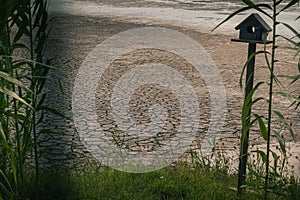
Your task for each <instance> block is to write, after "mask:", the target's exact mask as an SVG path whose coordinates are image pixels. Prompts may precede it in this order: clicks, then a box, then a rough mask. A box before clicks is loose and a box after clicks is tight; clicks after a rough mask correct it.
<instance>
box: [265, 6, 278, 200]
mask: <svg viewBox="0 0 300 200" xmlns="http://www.w3.org/2000/svg"><path fill="white" fill-rule="evenodd" d="M276 12H277V11H276V0H273V19H272V23H273V35H272V54H271V69H270V86H269V107H268V138H267V161H266V177H265V188H264V199H265V200H266V199H267V197H268V184H269V162H270V138H271V123H272V103H273V102H272V99H273V80H274V66H275V49H276V20H277V19H276V15H277V14H276Z"/></svg>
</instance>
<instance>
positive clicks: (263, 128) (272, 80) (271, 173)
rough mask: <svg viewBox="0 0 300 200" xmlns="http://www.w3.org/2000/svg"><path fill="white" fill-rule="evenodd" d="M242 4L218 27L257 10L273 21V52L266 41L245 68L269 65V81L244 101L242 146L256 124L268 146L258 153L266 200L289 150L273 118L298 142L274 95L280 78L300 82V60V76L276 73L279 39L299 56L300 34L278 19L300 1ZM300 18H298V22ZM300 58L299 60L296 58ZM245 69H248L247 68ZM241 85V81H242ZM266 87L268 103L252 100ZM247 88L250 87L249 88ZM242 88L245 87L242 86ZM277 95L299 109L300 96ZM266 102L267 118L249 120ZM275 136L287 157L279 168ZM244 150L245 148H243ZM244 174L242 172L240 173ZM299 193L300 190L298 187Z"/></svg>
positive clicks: (260, 99) (282, 93)
mask: <svg viewBox="0 0 300 200" xmlns="http://www.w3.org/2000/svg"><path fill="white" fill-rule="evenodd" d="M242 2H243V3H244V4H245V7H243V8H241V9H239V10H237V11H235V12H233V13H232V14H230V15H229V16H228V17H227V18H226V19H225V20H224V21H222V22H221V23H220V24H219V25H218V26H217V27H219V26H220V25H222V24H223V23H225V22H226V21H228V20H230V19H231V18H232V17H234V16H236V15H237V14H239V13H241V12H244V11H246V10H255V11H257V12H259V13H261V14H263V15H264V16H265V17H266V18H269V19H271V20H272V29H273V30H272V38H271V42H272V43H271V51H269V50H267V44H266V41H265V45H264V50H263V51H260V52H255V53H254V54H253V55H251V56H250V58H249V59H248V60H247V62H246V64H245V67H246V66H247V63H249V62H250V60H251V59H252V58H253V57H254V56H256V55H259V54H262V55H264V58H265V64H266V68H267V69H269V81H268V82H265V83H262V82H261V83H258V84H257V85H256V86H255V87H254V88H253V90H252V91H251V92H250V93H249V95H248V96H247V97H246V99H245V101H244V105H243V110H242V113H243V114H242V124H243V131H242V137H241V144H242V143H243V142H244V140H245V139H247V138H246V137H245V133H246V132H247V131H248V130H249V129H251V127H253V125H254V124H255V123H258V125H259V128H260V132H261V135H262V137H263V139H264V140H265V141H266V146H267V148H266V149H267V150H266V152H264V151H262V150H257V151H255V152H256V153H257V154H259V159H261V160H262V163H263V166H264V167H265V168H264V170H263V171H262V176H263V177H264V180H265V186H264V194H265V195H264V199H267V195H268V191H269V190H271V189H272V188H274V187H275V185H276V182H277V181H278V179H283V175H282V172H279V171H278V168H280V169H283V168H284V165H285V162H286V159H287V156H286V149H285V141H284V140H283V139H282V137H281V136H280V134H279V133H278V132H277V131H276V130H274V129H273V130H272V118H274V117H273V116H274V115H275V116H276V117H277V118H278V119H279V121H280V122H281V123H282V125H283V126H284V127H285V128H286V129H287V130H288V131H289V132H290V134H291V136H292V137H293V138H294V132H293V129H292V127H291V126H290V124H289V123H288V122H287V121H286V119H285V117H284V115H283V114H282V113H281V112H280V111H278V110H274V108H273V94H274V84H281V83H280V81H279V79H278V78H279V77H285V78H289V79H291V80H292V81H291V84H293V83H295V82H296V81H298V80H299V78H300V77H299V75H300V60H299V61H298V64H297V66H298V72H299V74H297V75H294V76H291V75H281V76H276V75H275V73H274V71H275V67H276V65H277V64H278V63H279V60H278V59H277V56H276V50H277V49H278V47H279V46H278V44H277V43H278V39H279V38H284V39H285V40H286V41H288V42H289V44H290V45H289V46H288V48H289V49H292V50H295V51H296V53H295V54H296V55H297V54H299V52H300V43H299V38H300V33H299V32H298V31H297V30H295V29H294V28H293V27H292V26H290V25H288V24H287V23H284V22H280V21H279V20H278V17H279V16H280V15H281V14H282V12H285V11H287V10H288V9H290V8H291V7H293V6H295V5H296V4H297V3H299V0H290V1H288V2H286V1H283V0H273V1H272V2H270V3H255V2H252V1H251V0H242ZM299 18H300V16H299V17H297V19H295V20H298V19H299ZM279 25H283V26H284V27H286V28H287V29H288V30H290V31H291V33H292V34H293V35H294V36H293V37H290V38H289V37H286V36H284V35H278V34H277V30H278V26H279ZM217 27H216V28H217ZM295 58H296V57H295ZM245 67H244V68H245ZM244 71H245V70H243V71H242V73H241V79H242V77H243V75H244ZM240 83H241V81H240ZM263 84H266V85H267V86H268V88H269V97H268V99H264V98H261V97H260V98H256V99H254V100H252V97H253V95H254V93H256V90H257V89H258V88H259V87H260V85H263ZM246 86H247V84H246ZM241 87H242V84H241ZM277 94H280V95H282V96H284V97H287V98H290V99H293V100H294V104H297V106H296V108H297V107H298V106H299V102H300V101H299V100H300V99H299V97H300V96H299V94H291V93H285V92H277ZM264 100H265V101H266V102H267V103H268V114H267V116H263V115H258V114H255V113H254V114H253V115H252V116H251V117H252V121H250V120H249V118H248V116H247V114H245V113H248V112H249V111H250V110H251V108H252V106H254V104H255V103H257V102H258V101H264ZM271 134H273V135H274V136H275V138H276V140H277V142H278V143H279V145H280V151H281V153H282V155H283V160H282V161H281V165H282V166H277V165H278V164H279V159H280V158H281V157H280V155H277V154H276V152H274V151H272V150H271V149H270V140H271ZM241 148H242V147H241ZM271 155H272V156H273V160H274V164H275V166H274V167H271V166H270V156H271ZM243 156H247V154H246V155H242V154H241V155H240V157H243ZM239 170H241V169H239ZM297 184H298V186H299V183H296V185H297ZM240 187H244V186H241V185H239V186H238V188H240ZM298 190H299V187H298Z"/></svg>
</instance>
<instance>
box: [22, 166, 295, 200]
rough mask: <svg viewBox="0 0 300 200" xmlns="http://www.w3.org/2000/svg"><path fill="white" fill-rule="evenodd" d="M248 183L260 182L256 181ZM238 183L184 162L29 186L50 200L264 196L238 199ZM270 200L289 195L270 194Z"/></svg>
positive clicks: (34, 195)
mask: <svg viewBox="0 0 300 200" xmlns="http://www.w3.org/2000/svg"><path fill="white" fill-rule="evenodd" d="M261 183H262V184H263V181H262V182H261ZM248 184H249V186H251V184H253V185H254V184H255V185H257V180H256V181H255V183H254V182H253V183H248ZM236 185H237V181H236V175H229V174H228V173H227V172H226V171H225V170H221V169H215V168H207V167H200V166H199V167H196V168H191V167H189V166H187V165H186V164H184V163H181V164H179V165H177V166H175V167H174V166H173V167H171V166H170V167H166V168H164V169H161V170H158V171H154V172H150V173H144V174H133V173H126V172H120V171H116V170H112V169H109V168H104V169H103V170H101V171H97V172H95V171H90V172H85V173H77V174H74V173H73V174H42V175H41V180H40V181H39V183H38V184H31V185H30V188H29V190H28V194H27V197H28V198H29V199H49V200H50V199H57V200H58V199H72V200H76V199H78V200H79V199H80V200H81V199H85V200H88V199H92V200H97V199H101V200H102V199H130V200H134V199H143V200H145V199H197V200H198V199H222V200H223V199H262V198H263V191H262V190H257V191H254V190H248V192H247V194H245V195H244V196H242V197H241V198H239V197H238V196H237V192H236V189H235V188H236ZM261 186H263V185H261ZM298 191H299V185H298ZM269 199H288V198H284V197H283V196H282V195H276V194H274V193H270V196H269Z"/></svg>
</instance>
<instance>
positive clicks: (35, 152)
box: [27, 0, 39, 179]
mask: <svg viewBox="0 0 300 200" xmlns="http://www.w3.org/2000/svg"><path fill="white" fill-rule="evenodd" d="M27 2H28V15H29V32H30V38H29V39H30V59H31V60H34V49H33V48H34V41H33V27H32V26H33V22H32V12H31V3H30V0H28V1H27ZM35 3H37V2H35ZM31 70H32V71H31V76H32V83H31V84H32V88H31V89H32V97H31V100H32V102H31V104H32V107H33V108H35V107H36V89H35V87H36V81H35V78H34V77H35V64H34V63H32V68H31ZM31 123H32V133H33V145H34V160H35V173H36V179H38V177H39V160H38V147H37V131H36V113H35V110H33V111H32V122H31Z"/></svg>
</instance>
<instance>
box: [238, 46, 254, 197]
mask: <svg viewBox="0 0 300 200" xmlns="http://www.w3.org/2000/svg"><path fill="white" fill-rule="evenodd" d="M255 51H256V43H249V46H248V60H249V59H250V56H251V55H252V54H253V53H255ZM254 66H255V56H254V57H253V58H252V59H251V60H250V62H249V63H248V65H247V73H246V94H245V99H246V98H247V97H248V95H249V93H250V92H251V90H252V89H253V79H254ZM251 101H252V99H251V100H250V103H251ZM250 116H251V109H250V110H249V112H248V113H247V123H246V124H248V123H250ZM243 128H244V127H243ZM249 132H250V131H249V130H248V131H247V133H246V136H245V138H244V140H243V141H241V151H240V156H239V172H238V193H239V194H242V191H243V190H244V189H245V187H246V174H247V173H246V169H247V158H248V155H247V154H248V146H249Z"/></svg>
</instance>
